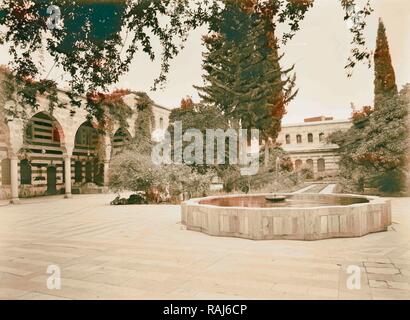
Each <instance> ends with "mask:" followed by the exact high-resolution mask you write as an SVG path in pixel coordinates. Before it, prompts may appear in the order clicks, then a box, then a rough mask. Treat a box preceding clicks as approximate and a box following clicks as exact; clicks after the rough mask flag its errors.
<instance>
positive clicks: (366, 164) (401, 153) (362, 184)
mask: <svg viewBox="0 0 410 320" xmlns="http://www.w3.org/2000/svg"><path fill="white" fill-rule="evenodd" d="M374 58H375V82H374V85H375V108H374V110H371V111H369V109H366V110H365V109H363V112H360V113H356V114H354V117H353V126H352V128H350V130H348V131H347V132H345V133H335V134H334V135H333V136H332V137H331V140H332V142H334V143H336V144H338V145H340V146H341V149H340V151H341V160H340V163H339V165H340V168H341V175H342V179H343V181H344V184H345V186H347V187H348V188H349V187H350V188H351V189H353V190H355V191H363V190H364V188H377V189H379V190H380V191H381V192H388V193H397V192H402V191H404V190H405V182H406V172H407V169H408V168H407V163H408V129H409V128H408V110H409V100H408V97H407V95H406V88H404V89H403V90H402V92H401V94H400V95H399V94H398V92H397V86H396V83H395V76H394V69H393V66H392V62H391V58H390V53H389V47H388V41H387V37H386V32H385V28H384V25H383V23H382V22H381V21H380V23H379V30H378V36H377V48H376V52H375V56H374Z"/></svg>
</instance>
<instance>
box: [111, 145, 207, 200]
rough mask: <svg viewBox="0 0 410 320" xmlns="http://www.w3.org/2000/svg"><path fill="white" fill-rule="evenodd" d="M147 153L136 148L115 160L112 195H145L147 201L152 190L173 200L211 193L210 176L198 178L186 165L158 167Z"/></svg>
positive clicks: (112, 166) (112, 165)
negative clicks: (123, 192)
mask: <svg viewBox="0 0 410 320" xmlns="http://www.w3.org/2000/svg"><path fill="white" fill-rule="evenodd" d="M145 151H146V150H143V149H142V148H141V146H139V145H138V146H137V145H136V146H134V147H133V148H131V149H130V150H126V151H124V152H122V153H120V154H118V155H116V156H115V157H114V158H113V159H112V162H111V165H110V187H111V189H112V190H113V191H115V192H121V191H133V192H143V193H144V194H145V195H146V197H147V198H148V195H149V194H150V192H152V191H153V190H155V191H157V192H158V193H161V194H169V195H170V196H171V197H172V198H178V197H179V196H180V195H182V194H187V195H188V196H189V197H193V196H203V195H205V194H206V193H207V192H208V191H209V186H210V181H211V176H210V175H209V174H198V173H196V172H195V171H193V170H192V169H191V168H190V167H188V166H185V165H155V164H153V162H152V159H151V155H150V154H149V153H146V152H145ZM148 200H150V199H149V198H148Z"/></svg>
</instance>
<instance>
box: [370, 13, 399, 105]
mask: <svg viewBox="0 0 410 320" xmlns="http://www.w3.org/2000/svg"><path fill="white" fill-rule="evenodd" d="M374 68H375V71H374V75H375V79H374V107H375V109H378V108H379V107H381V106H382V105H383V103H384V101H385V100H386V98H387V99H388V98H392V99H395V97H396V96H397V94H398V91H397V85H396V75H395V72H394V69H393V65H392V60H391V56H390V49H389V42H388V40H387V36H386V28H385V26H384V23H383V21H382V20H381V19H379V28H378V31H377V40H376V51H375V53H374Z"/></svg>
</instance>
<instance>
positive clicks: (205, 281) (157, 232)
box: [0, 195, 410, 299]
mask: <svg viewBox="0 0 410 320" xmlns="http://www.w3.org/2000/svg"><path fill="white" fill-rule="evenodd" d="M113 197H114V196H113V195H81V196H75V197H74V198H73V199H63V198H62V197H59V196H58V197H48V198H33V199H25V200H22V204H20V205H6V204H4V205H0V299H410V198H398V199H393V200H392V206H393V225H392V226H391V227H390V229H389V231H388V232H383V233H377V234H371V235H368V236H365V237H362V238H354V239H331V240H321V241H312V242H305V241H286V240H276V241H252V240H245V239H237V238H218V237H211V236H208V235H205V234H202V233H198V232H193V231H187V230H185V228H184V226H182V225H181V224H180V207H179V206H170V205H159V206H115V207H114V206H110V205H109V202H110V200H112V199H113ZM351 265H354V266H359V267H360V269H361V273H360V275H361V289H359V290H357V289H348V288H347V279H348V277H350V274H348V273H347V269H348V267H349V266H351ZM49 266H57V267H58V268H59V269H60V270H61V288H60V289H48V287H47V280H48V278H49V277H50V274H48V273H47V269H48V268H49Z"/></svg>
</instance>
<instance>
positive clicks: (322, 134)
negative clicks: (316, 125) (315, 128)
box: [319, 132, 325, 142]
mask: <svg viewBox="0 0 410 320" xmlns="http://www.w3.org/2000/svg"><path fill="white" fill-rule="evenodd" d="M319 142H325V134H324V133H323V132H321V133H319Z"/></svg>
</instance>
